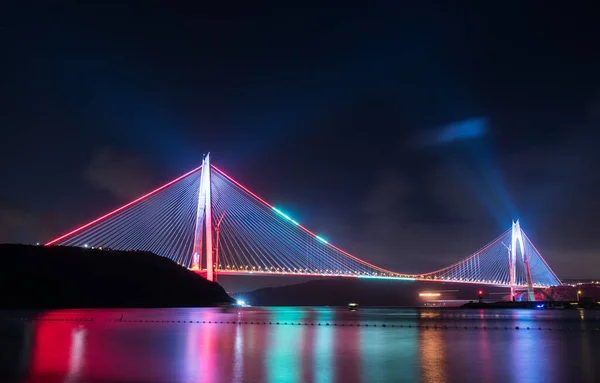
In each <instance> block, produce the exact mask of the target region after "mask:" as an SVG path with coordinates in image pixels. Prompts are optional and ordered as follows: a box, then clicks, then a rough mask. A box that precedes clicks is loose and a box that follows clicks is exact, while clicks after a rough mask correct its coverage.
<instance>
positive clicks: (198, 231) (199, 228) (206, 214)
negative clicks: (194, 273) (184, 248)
mask: <svg viewBox="0 0 600 383" xmlns="http://www.w3.org/2000/svg"><path fill="white" fill-rule="evenodd" d="M210 173H211V172H210V153H209V154H207V155H206V156H205V157H204V160H203V161H202V171H201V173H200V189H199V191H198V208H197V210H196V227H195V229H194V247H193V249H192V267H191V268H192V270H200V269H202V258H203V257H202V254H203V253H205V254H206V279H208V280H209V281H213V280H214V261H213V235H212V202H211V187H210V185H211V180H210ZM203 245H204V246H203Z"/></svg>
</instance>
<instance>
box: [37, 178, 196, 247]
mask: <svg viewBox="0 0 600 383" xmlns="http://www.w3.org/2000/svg"><path fill="white" fill-rule="evenodd" d="M201 168H202V166H199V167H197V168H196V169H193V170H190V171H189V172H187V173H185V174H184V175H182V176H179V177H177V178H175V179H174V180H173V181H170V182H168V183H166V184H164V185H163V186H161V187H159V188H158V189H154V190H153V191H151V192H150V193H147V194H144V195H143V196H141V197H139V198H138V199H136V200H133V201H131V202H129V203H128V204H126V205H123V206H121V207H120V208H118V209H115V210H113V211H111V212H110V213H107V214H104V215H103V216H102V217H99V218H96V219H95V220H93V221H92V222H88V223H86V224H85V225H83V226H80V227H78V228H77V229H75V230H72V231H70V232H68V233H66V234H63V235H62V236H60V237H58V238H56V239H53V240H52V241H50V242H48V243H46V244H45V245H44V246H50V245H53V244H55V243H56V242H59V241H60V240H63V239H65V238H67V237H69V236H71V235H73V234H76V233H78V232H80V231H81V230H83V229H85V228H87V227H90V226H91V225H93V224H95V223H98V222H100V221H102V220H104V219H106V218H108V217H110V216H113V215H115V214H117V213H118V212H120V211H122V210H124V209H126V208H128V207H130V206H131V205H134V204H136V203H138V202H140V201H142V200H144V199H146V198H148V197H150V196H152V195H153V194H156V193H158V192H159V191H161V190H163V189H165V188H167V187H169V186H171V185H173V184H174V183H176V182H177V181H180V180H182V179H183V178H185V177H187V176H189V175H190V174H192V173H194V172H197V171H198V170H200V169H201Z"/></svg>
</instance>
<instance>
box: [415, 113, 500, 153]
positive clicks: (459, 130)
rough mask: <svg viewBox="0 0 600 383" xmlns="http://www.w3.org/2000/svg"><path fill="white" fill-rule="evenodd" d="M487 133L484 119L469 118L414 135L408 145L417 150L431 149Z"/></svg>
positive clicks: (486, 122) (486, 123)
mask: <svg viewBox="0 0 600 383" xmlns="http://www.w3.org/2000/svg"><path fill="white" fill-rule="evenodd" d="M487 131H488V121H487V119H486V118H470V119H467V120H462V121H457V122H453V123H451V124H447V125H444V126H442V127H439V128H437V129H432V130H431V129H430V130H426V131H424V132H419V133H417V134H416V135H414V136H413V137H412V138H411V140H410V144H411V145H412V146H414V147H417V148H424V147H433V146H439V145H444V144H450V143H453V142H458V141H466V140H471V139H474V138H479V137H482V136H484V135H485V134H486V133H487Z"/></svg>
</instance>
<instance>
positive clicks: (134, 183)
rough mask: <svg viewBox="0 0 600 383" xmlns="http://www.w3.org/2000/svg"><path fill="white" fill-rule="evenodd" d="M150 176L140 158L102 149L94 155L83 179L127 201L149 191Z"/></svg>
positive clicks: (114, 150)
mask: <svg viewBox="0 0 600 383" xmlns="http://www.w3.org/2000/svg"><path fill="white" fill-rule="evenodd" d="M150 174H151V173H150V171H149V169H148V167H147V166H146V165H145V164H144V162H143V160H142V159H141V158H140V157H137V156H135V155H132V154H128V153H125V152H122V151H118V150H116V149H114V148H102V149H100V150H98V151H96V153H95V154H94V156H93V158H92V160H91V162H90V164H89V166H88V167H87V169H86V170H85V174H84V177H85V179H86V181H87V182H89V183H90V184H91V185H92V186H94V187H96V188H98V189H101V190H105V191H108V192H109V193H111V194H112V195H113V196H115V197H117V198H119V199H121V200H124V201H127V200H131V199H134V198H136V197H139V196H140V195H142V194H144V193H146V192H148V190H150V186H151V184H152V181H151V180H152V177H151V176H150Z"/></svg>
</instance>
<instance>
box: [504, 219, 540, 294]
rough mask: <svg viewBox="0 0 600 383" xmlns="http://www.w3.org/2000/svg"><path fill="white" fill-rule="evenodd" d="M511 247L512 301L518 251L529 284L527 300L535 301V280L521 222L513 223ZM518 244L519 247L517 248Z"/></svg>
mask: <svg viewBox="0 0 600 383" xmlns="http://www.w3.org/2000/svg"><path fill="white" fill-rule="evenodd" d="M511 242H512V243H511V247H510V253H509V254H510V258H509V263H508V264H509V268H510V297H511V300H512V299H513V298H514V297H515V290H516V288H517V286H516V282H515V280H516V276H517V261H518V257H517V250H520V252H521V261H522V262H523V269H524V272H525V281H526V283H527V298H528V300H529V301H530V302H533V301H535V294H534V292H533V280H532V278H531V269H530V267H529V255H528V254H527V252H526V251H525V245H524V244H523V232H522V231H521V225H520V224H519V220H517V221H516V222H515V221H513V223H512V234H511ZM517 243H518V247H517Z"/></svg>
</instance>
